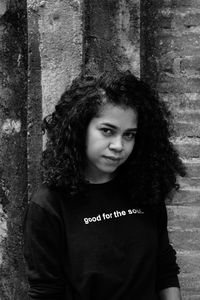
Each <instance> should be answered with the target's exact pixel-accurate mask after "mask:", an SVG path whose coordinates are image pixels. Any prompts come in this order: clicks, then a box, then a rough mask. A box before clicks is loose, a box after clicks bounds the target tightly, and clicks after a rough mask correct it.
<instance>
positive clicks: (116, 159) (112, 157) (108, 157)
mask: <svg viewBox="0 0 200 300" xmlns="http://www.w3.org/2000/svg"><path fill="white" fill-rule="evenodd" d="M103 157H104V158H105V159H106V160H108V161H111V162H119V161H120V160H121V158H120V157H115V156H105V155H104V156H103Z"/></svg>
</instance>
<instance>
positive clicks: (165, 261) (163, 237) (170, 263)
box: [157, 204, 180, 290]
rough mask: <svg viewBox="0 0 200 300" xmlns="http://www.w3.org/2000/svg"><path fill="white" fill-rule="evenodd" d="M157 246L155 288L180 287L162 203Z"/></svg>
mask: <svg viewBox="0 0 200 300" xmlns="http://www.w3.org/2000/svg"><path fill="white" fill-rule="evenodd" d="M158 224H159V228H158V230H159V248H158V260H157V290H162V289H165V288H169V287H180V286H179V280H178V274H179V266H178V265H177V262H176V251H175V250H174V249H173V247H172V245H171V244H170V242H169V236H168V230H167V210H166V205H165V204H164V205H163V206H162V208H161V212H160V214H159V222H158Z"/></svg>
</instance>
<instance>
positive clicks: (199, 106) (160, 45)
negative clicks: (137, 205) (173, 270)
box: [141, 0, 200, 300]
mask: <svg viewBox="0 0 200 300" xmlns="http://www.w3.org/2000/svg"><path fill="white" fill-rule="evenodd" d="M199 16H200V2H199V1H189V0H187V1H185V0H181V1H178V0H176V1H172V0H168V1H164V0H163V1H142V2H141V76H142V77H143V78H144V79H145V80H147V81H148V82H149V83H150V84H151V85H152V86H153V87H156V88H157V89H158V90H159V92H160V96H161V97H162V98H163V99H164V101H166V102H167V103H168V105H169V106H170V108H171V110H172V111H173V113H174V116H175V119H174V120H175V126H176V133H175V136H174V138H173V140H174V143H175V145H176V147H177V148H178V150H179V151H180V153H181V156H182V158H183V160H184V162H185V163H186V166H187V168H188V176H187V178H185V179H184V180H180V184H181V191H180V192H179V193H178V194H177V195H176V196H175V199H174V202H173V206H172V205H170V206H169V207H168V211H169V231H170V237H171V240H172V242H173V243H174V246H175V248H176V249H177V250H178V260H179V263H180V267H181V276H180V279H181V286H182V291H183V292H182V293H183V299H184V300H189V299H190V300H194V299H200V264H199V262H200V251H199V250H200V247H199V240H200V221H199V220H200V151H199V149H200V125H199V124H200V68H199V59H200V18H199Z"/></svg>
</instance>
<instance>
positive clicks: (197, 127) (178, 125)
mask: <svg viewBox="0 0 200 300" xmlns="http://www.w3.org/2000/svg"><path fill="white" fill-rule="evenodd" d="M174 126H175V136H182V137H200V123H199V122H192V121H191V122H187V121H179V122H175V124H174Z"/></svg>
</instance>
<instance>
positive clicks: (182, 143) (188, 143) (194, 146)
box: [174, 138, 200, 159]
mask: <svg viewBox="0 0 200 300" xmlns="http://www.w3.org/2000/svg"><path fill="white" fill-rule="evenodd" d="M174 145H175V147H176V148H177V150H178V151H179V153H180V155H181V157H182V158H186V159H188V158H199V157H200V139H199V138H195V139H194V138H184V139H182V140H181V139H179V140H176V142H175V143H174Z"/></svg>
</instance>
